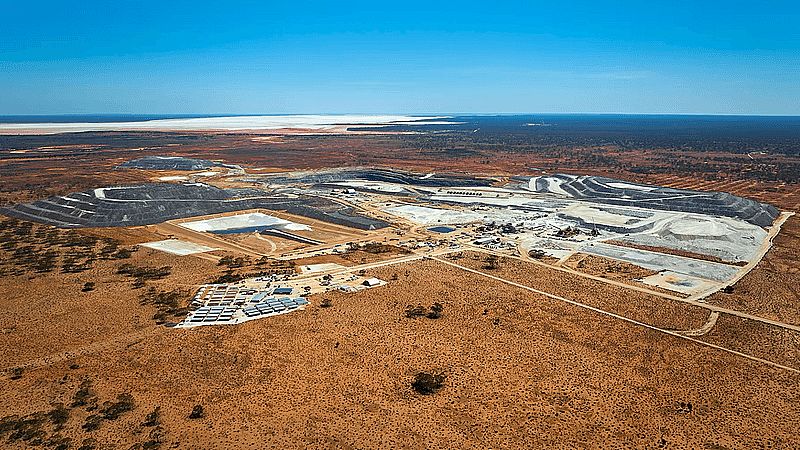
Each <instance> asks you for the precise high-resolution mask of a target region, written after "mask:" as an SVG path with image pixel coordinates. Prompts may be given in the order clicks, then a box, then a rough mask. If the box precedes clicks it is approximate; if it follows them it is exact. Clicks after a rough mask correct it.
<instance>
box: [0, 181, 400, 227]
mask: <svg viewBox="0 0 800 450" xmlns="http://www.w3.org/2000/svg"><path fill="white" fill-rule="evenodd" d="M259 208H261V209H270V210H274V211H287V212H289V213H292V214H297V215H301V216H305V217H311V218H314V219H318V220H323V221H326V222H330V223H335V224H338V225H345V226H350V227H353V228H359V229H365V230H366V229H379V228H384V227H386V226H387V224H386V222H383V221H381V220H377V219H372V218H369V217H365V216H362V215H359V214H356V213H355V210H354V209H353V208H346V207H344V206H342V205H340V204H338V203H335V202H332V201H330V200H326V199H320V198H311V199H307V198H286V197H284V196H281V195H270V194H268V193H266V192H262V191H259V190H257V189H221V188H218V187H215V186H210V185H206V184H202V183H187V184H167V183H165V184H141V185H134V186H119V187H110V188H98V189H91V190H88V191H84V192H73V193H70V194H68V195H64V196H58V197H51V198H48V199H44V200H36V201H34V202H30V203H22V204H18V205H14V206H9V207H3V208H0V214H3V215H5V216H8V217H14V218H17V219H22V220H29V221H32V222H39V223H45V224H48V225H53V226H56V227H60V228H85V227H118V226H138V225H152V224H155V223H160V222H164V221H166V220H171V219H181V218H186V217H195V216H203V215H207V214H219V213H226V212H234V211H241V210H247V209H259Z"/></svg>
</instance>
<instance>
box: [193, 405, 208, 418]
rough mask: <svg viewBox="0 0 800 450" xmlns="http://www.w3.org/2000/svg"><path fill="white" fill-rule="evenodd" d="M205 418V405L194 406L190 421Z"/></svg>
mask: <svg viewBox="0 0 800 450" xmlns="http://www.w3.org/2000/svg"><path fill="white" fill-rule="evenodd" d="M203 417H205V412H204V411H203V405H194V408H192V412H191V413H190V414H189V418H190V419H202V418H203Z"/></svg>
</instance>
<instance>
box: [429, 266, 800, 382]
mask: <svg viewBox="0 0 800 450" xmlns="http://www.w3.org/2000/svg"><path fill="white" fill-rule="evenodd" d="M432 259H434V260H436V261H438V262H440V263H443V264H447V265H449V266H452V267H456V268H458V269H461V270H465V271H467V272H471V273H474V274H477V275H481V276H483V277H486V278H490V279H493V280H496V281H500V282H502V283H506V284H509V285H511V286H516V287H518V288H521V289H525V290H527V291H530V292H533V293H536V294H539V295H543V296H545V297H548V298H552V299H554V300H559V301H562V302H565V303H568V304H570V305H573V306H577V307H579V308H583V309H588V310H590V311H594V312H596V313H600V314H603V315H606V316H609V317H613V318H615V319H619V320H622V321H625V322H628V323H630V324H633V325H638V326H640V327H643V328H647V329H650V330H653V331H657V332H659V333H664V334H668V335H670V336H674V337H677V338H679V339H685V340H687V341H691V342H695V343H697V344H700V345H704V346H706V347H711V348H714V349H717V350H722V351H724V352H727V353H730V354H732V355H736V356H739V357H742V358H746V359H749V360H751V361H756V362H759V363H762V364H766V365H768V366H772V367H775V368H778V369H782V370H786V371H789V372H793V373H797V374H800V370H798V369H796V368H793V367H789V366H784V365H781V364H778V363H775V362H772V361H768V360H766V359H763V358H759V357H756V356H752V355H748V354H746V353H742V352H738V351H736V350H731V349H729V348H725V347H722V346H719V345H715V344H711V343H709V342H703V341H701V340H699V339H694V338H691V337H688V336H684V335H682V334H679V333H678V332H675V331H670V330H665V329H663V328H658V327H655V326H653V325H648V324H646V323H643V322H639V321H637V320H633V319H630V318H628V317H624V316H620V315H619V314H615V313H612V312H609V311H604V310H602V309H600V308H595V307H594V306H589V305H586V304H584V303H580V302H577V301H575V300H569V299H566V298H564V297H559V296H557V295H554V294H550V293H548V292H544V291H540V290H538V289H534V288H532V287H530V286H525V285H523V284H519V283H515V282H513V281H510V280H506V279H503V278H500V277H496V276H494V275H489V274H487V273H483V272H481V271H478V270H475V269H470V268H469V267H464V266H460V265H458V264H455V263H452V262H450V261H445V260H443V259H439V258H436V257H433V258H432Z"/></svg>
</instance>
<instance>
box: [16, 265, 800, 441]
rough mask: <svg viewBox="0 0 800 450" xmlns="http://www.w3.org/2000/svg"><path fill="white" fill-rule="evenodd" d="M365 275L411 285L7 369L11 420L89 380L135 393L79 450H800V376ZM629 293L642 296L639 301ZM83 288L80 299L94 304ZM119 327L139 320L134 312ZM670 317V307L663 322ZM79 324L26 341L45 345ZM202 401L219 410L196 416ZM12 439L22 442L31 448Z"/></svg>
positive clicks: (517, 272)
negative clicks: (11, 373)
mask: <svg viewBox="0 0 800 450" xmlns="http://www.w3.org/2000/svg"><path fill="white" fill-rule="evenodd" d="M153 257H157V256H156V255H153ZM185 260H188V259H183V261H185ZM467 261H471V259H470V258H463V259H461V260H460V263H465V262H467ZM198 263H199V264H205V262H198ZM478 263H479V262H477V261H476V262H475V264H476V265H477V264H478ZM501 264H502V268H501V269H498V270H497V271H495V272H497V273H493V274H495V275H498V276H508V277H511V276H517V277H518V278H524V276H523V274H522V273H521V271H522V270H523V269H525V270H526V272H527V273H529V274H528V275H527V276H529V277H530V278H531V281H536V284H537V287H538V288H540V289H547V286H542V285H541V283H542V281H543V280H546V279H547V276H548V275H547V274H546V273H545V271H541V270H538V268H537V267H535V266H532V267H527V265H522V263H520V265H519V266H518V267H517V266H515V265H516V264H517V263H516V262H512V261H506V260H503V261H501ZM197 269H200V268H197ZM368 274H369V275H372V276H377V277H379V278H383V279H390V278H392V277H393V275H395V274H397V277H398V279H397V280H396V281H393V282H391V283H390V284H388V285H386V286H383V287H380V288H376V289H371V290H367V291H362V292H359V293H355V294H347V293H342V292H335V293H328V294H324V295H322V294H321V295H318V296H316V297H313V298H312V299H311V300H312V305H317V304H319V303H320V301H321V300H322V298H323V297H327V298H329V299H330V300H331V303H332V305H333V306H331V307H328V308H320V307H316V306H311V307H310V308H309V309H307V310H305V311H300V312H295V313H291V314H286V315H282V316H277V317H273V318H269V319H265V320H257V321H251V322H247V323H244V324H242V325H239V326H217V327H201V328H197V329H184V330H164V331H163V332H154V333H152V334H149V335H148V336H147V337H146V338H144V339H142V340H141V341H139V342H136V343H134V344H133V345H130V346H128V347H124V346H123V347H121V348H113V349H112V348H109V349H105V350H101V351H98V352H96V353H93V354H85V355H82V356H79V357H77V358H74V359H71V360H68V361H63V362H61V363H57V364H54V365H52V366H47V367H43V368H39V369H31V370H29V371H27V372H25V373H24V374H23V375H22V377H21V378H19V379H16V380H10V379H8V378H5V379H1V380H0V383H2V384H1V385H2V389H0V416H6V415H9V414H18V415H20V416H24V415H26V414H31V413H34V412H36V411H50V410H51V409H53V407H52V406H51V403H53V402H61V403H65V404H69V403H70V402H71V401H72V399H73V396H74V394H75V393H76V392H77V391H78V390H79V388H80V386H79V385H80V383H81V382H82V381H83V380H90V381H91V382H92V385H91V395H95V396H96V397H97V399H98V400H97V401H98V402H99V403H100V404H102V403H103V402H104V401H106V400H115V398H116V396H117V395H118V394H120V393H123V392H130V393H131V394H132V396H133V398H134V399H135V402H136V407H135V409H134V410H133V411H131V412H128V413H124V414H122V415H120V417H119V418H118V419H117V420H104V421H102V423H101V424H100V427H99V429H98V430H96V431H86V430H83V429H82V428H81V425H82V424H84V423H85V421H86V419H87V417H89V415H90V414H92V412H91V411H86V407H74V408H71V409H70V411H71V412H70V415H69V419H68V420H67V421H66V422H65V423H64V425H63V429H62V430H60V431H59V432H58V434H59V435H60V436H61V437H62V438H67V437H69V438H72V442H73V444H74V446H75V447H76V448H77V447H78V446H79V445H80V444H81V443H83V442H84V440H85V439H87V438H93V439H96V440H97V441H98V442H99V443H101V444H107V445H105V446H98V448H107V447H108V446H110V445H113V446H114V448H125V449H127V448H131V447H132V446H135V445H136V444H141V443H146V444H148V445H156V444H158V443H156V444H152V442H155V441H160V442H161V444H158V446H160V447H161V448H198V449H215V448H218V449H223V448H253V449H256V448H396V449H401V448H420V449H421V448H448V449H449V448H480V449H484V448H584V447H585V448H601V447H602V448H606V449H610V448H673V449H689V448H717V449H719V448H731V449H733V448H762V447H763V448H794V447H796V446H797V445H800V439H798V437H797V433H796V420H797V418H798V417H800V414H799V412H800V411H798V409H800V407H798V402H797V399H798V394H800V392H799V391H798V388H797V381H798V379H797V376H796V375H795V374H791V373H789V372H785V371H780V370H776V369H773V368H770V367H768V366H765V365H762V364H758V363H755V362H752V361H749V360H745V359H742V358H738V357H735V356H733V355H730V354H728V353H724V352H721V351H718V350H714V349H711V348H708V347H704V346H701V345H698V344H696V343H692V342H689V341H686V340H683V339H679V338H675V337H672V336H668V335H664V334H662V333H658V332H655V331H652V330H648V329H644V328H642V327H638V326H635V325H631V324H628V323H624V322H621V321H618V320H614V319H612V318H609V317H607V316H603V315H600V314H597V313H593V312H591V311H587V310H585V309H581V308H578V307H575V306H571V305H569V304H566V303H562V302H558V301H554V300H551V299H549V298H545V297H542V296H540V295H537V294H533V293H531V292H528V291H525V290H522V289H520V288H517V287H514V286H510V285H507V284H504V283H501V282H498V281H494V280H491V279H486V278H483V277H480V276H479V275H476V274H472V273H469V272H466V271H463V270H460V269H458V268H454V267H450V266H446V265H444V264H442V263H439V262H437V261H420V262H416V263H406V264H401V265H395V266H385V267H382V268H380V269H376V270H373V271H370V272H368ZM558 275H559V276H560V277H561V278H562V284H563V285H564V288H563V292H558V294H559V295H564V296H568V297H570V298H572V297H571V296H570V293H575V294H578V293H579V292H581V291H582V290H583V289H587V288H589V289H592V291H590V294H588V295H587V294H584V295H585V296H601V297H602V296H604V295H605V294H604V293H603V292H602V291H601V290H599V289H598V286H594V285H589V286H586V285H581V284H580V283H579V282H578V280H571V279H564V278H566V277H564V276H563V274H560V273H559V274H558ZM186 281H187V283H189V282H195V281H194V280H186ZM617 297H619V295H617ZM626 297H628V296H627V295H626ZM633 297H635V296H633ZM633 297H632V298H631V301H632V302H633V303H635V304H638V303H640V302H642V301H644V300H639V299H635V298H633ZM70 298H73V299H74V300H73V306H72V307H73V308H75V309H80V308H81V306H80V305H81V304H82V303H84V302H82V301H81V300H80V298H79V297H77V296H70ZM65 301H66V300H65ZM118 301H119V300H118ZM433 302H440V303H441V304H442V305H443V307H444V311H443V314H442V317H441V318H439V319H428V318H425V317H420V318H416V319H410V318H407V317H405V314H404V311H405V309H406V307H407V306H408V305H416V304H421V305H423V306H426V307H428V306H430V305H431V304H432V303H433ZM41 307H42V308H44V309H47V305H46V304H44V305H42V306H41ZM688 316H691V314H688ZM701 319H704V318H701V317H699V316H698V317H696V318H693V319H678V322H679V323H678V324H675V325H681V326H689V325H694V324H695V323H697V322H701V323H702V320H701ZM107 320H108V321H109V323H110V324H109V326H111V327H115V329H116V330H120V331H122V330H123V329H125V330H127V329H126V328H125V327H126V325H124V322H125V321H126V319H125V317H123V314H120V315H118V316H111V317H108V318H107ZM666 320H667V318H666V317H661V315H659V316H658V318H657V320H655V321H656V322H659V323H661V322H665V321H666ZM68 323H70V324H72V323H74V322H68ZM67 326H68V325H65V327H67ZM74 326H75V327H76V328H80V326H81V325H74ZM148 326H150V327H153V325H148ZM69 332H70V330H56V331H55V332H54V333H52V334H54V336H52V337H50V336H46V334H47V333H39V334H38V335H37V334H33V333H31V334H29V335H26V339H28V340H30V341H32V342H31V344H32V345H33V346H34V347H36V346H40V347H45V346H50V345H53V344H54V343H55V342H57V341H58V340H59V339H58V338H59V336H60V335H62V334H68V333H69ZM75 332H78V331H77V330H75ZM118 332H119V331H118ZM109 334H111V332H107V333H104V334H102V335H101V334H96V333H95V334H93V335H88V334H84V335H83V337H82V339H84V340H85V341H86V342H88V341H91V340H96V339H105V338H107V337H108V336H109ZM20 356H22V355H20ZM9 362H10V361H6V360H4V361H3V364H4V365H7V364H8V363H9ZM73 364H74V365H73ZM70 365H73V366H72V367H74V368H70ZM418 372H442V373H444V374H445V375H446V380H445V385H444V387H443V388H442V389H441V390H440V391H439V392H438V393H436V394H433V395H428V396H423V395H420V394H417V393H415V392H414V391H412V390H411V388H410V382H411V380H412V379H413V377H414V375H415V374H416V373H418ZM197 404H201V405H203V407H204V410H205V414H206V416H205V418H202V419H195V420H191V419H189V418H188V415H189V412H190V411H191V410H192V407H193V406H194V405H197ZM158 406H160V407H161V413H162V414H161V425H160V427H161V429H160V430H159V431H158V432H156V433H155V436H154V429H155V428H153V427H146V426H143V425H142V423H143V422H144V421H145V416H146V415H147V414H148V413H150V412H152V411H153V410H154V409H155V408H156V407H158ZM48 427H49V428H48ZM44 428H46V429H47V430H49V431H48V433H54V432H53V431H51V430H52V429H53V427H52V426H49V425H48V426H45V427H44ZM154 437H155V439H154ZM4 439H5V438H4ZM4 445H6V446H7V448H23V447H25V445H24V443H23V442H21V441H14V442H11V443H8V444H4Z"/></svg>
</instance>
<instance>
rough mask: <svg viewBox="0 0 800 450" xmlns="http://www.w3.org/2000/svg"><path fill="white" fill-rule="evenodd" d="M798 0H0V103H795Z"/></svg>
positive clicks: (111, 107)
mask: <svg viewBox="0 0 800 450" xmlns="http://www.w3.org/2000/svg"><path fill="white" fill-rule="evenodd" d="M799 23H800V2H797V1H782V0H778V1H770V2H752V1H747V2H745V1H726V2H721V1H720V2H718V1H691V2H690V1H682V0H679V1H673V2H642V1H635V2H626V1H615V2H604V1H593V2H584V1H563V0H560V1H558V2H548V3H541V4H536V3H535V2H468V1H462V2H435V1H424V2H417V1H398V2H393V3H388V2H374V1H372V2H334V1H328V2H320V3H317V2H300V1H290V2H283V1H238V0H229V1H226V2H218V1H217V2H204V1H191V2H184V1H169V2H165V1H163V0H161V1H158V2H153V1H147V0H143V1H138V2H130V1H128V2H118V1H105V2H82V1H78V2H52V3H51V2H31V1H27V2H22V1H11V2H9V1H4V0H0V30H3V31H2V33H0V114H4V115H7V114H83V113H141V114H145V113H150V114H205V113H233V114H260V113H264V114H283V113H420V114H423V113H537V112H553V113H556V112H587V113H592V112H598V113H605V112H612V113H690V114H782V115H800V32H798V24H799Z"/></svg>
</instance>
